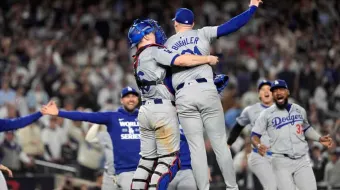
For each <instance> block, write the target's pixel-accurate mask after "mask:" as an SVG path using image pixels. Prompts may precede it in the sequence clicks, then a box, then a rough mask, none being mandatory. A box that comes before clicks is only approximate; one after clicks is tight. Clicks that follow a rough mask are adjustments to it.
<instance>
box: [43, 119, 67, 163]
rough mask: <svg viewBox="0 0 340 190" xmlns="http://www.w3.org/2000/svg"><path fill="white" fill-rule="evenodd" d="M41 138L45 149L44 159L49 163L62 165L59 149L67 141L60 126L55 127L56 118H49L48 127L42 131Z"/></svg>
mask: <svg viewBox="0 0 340 190" xmlns="http://www.w3.org/2000/svg"><path fill="white" fill-rule="evenodd" d="M41 138H42V142H43V143H44V148H45V153H44V158H45V159H46V160H47V161H50V162H55V163H62V162H63V158H62V157H61V148H62V145H63V144H64V143H66V141H67V140H66V136H65V134H64V132H63V131H62V129H61V128H60V126H58V125H57V118H56V117H50V120H49V125H48V126H46V127H45V128H44V129H43V130H42V133H41Z"/></svg>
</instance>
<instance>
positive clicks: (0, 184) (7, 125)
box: [0, 112, 42, 190]
mask: <svg viewBox="0 0 340 190" xmlns="http://www.w3.org/2000/svg"><path fill="white" fill-rule="evenodd" d="M41 116H42V114H41V112H36V113H33V114H31V115H28V116H25V117H19V118H15V119H0V132H4V131H12V130H16V129H20V128H23V127H25V126H27V125H30V124H31V123H34V122H35V121H37V120H38V119H39V118H40V117H41ZM2 172H6V173H8V176H9V177H13V174H12V171H11V170H10V169H8V168H7V167H6V166H4V165H2V164H0V189H3V190H7V185H6V180H5V177H4V176H3V174H2Z"/></svg>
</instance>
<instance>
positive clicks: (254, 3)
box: [200, 0, 262, 41]
mask: <svg viewBox="0 0 340 190" xmlns="http://www.w3.org/2000/svg"><path fill="white" fill-rule="evenodd" d="M261 2H262V1H261V0H251V1H250V4H249V9H248V10H246V11H244V12H243V13H241V14H239V15H237V16H235V17H234V18H232V19H230V20H229V21H227V22H225V23H223V24H221V25H219V26H215V27H209V26H208V27H204V28H202V29H200V31H202V32H203V34H204V36H205V37H206V38H207V39H208V40H209V41H211V40H212V39H215V38H216V37H217V38H218V37H222V36H226V35H228V34H231V33H233V32H236V31H237V30H239V29H240V28H242V27H243V26H244V25H246V24H247V23H248V22H249V20H250V19H251V17H252V16H253V15H254V13H255V12H256V9H257V7H258V6H259V4H260V3H261Z"/></svg>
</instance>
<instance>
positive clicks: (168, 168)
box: [149, 152, 181, 190]
mask: <svg viewBox="0 0 340 190" xmlns="http://www.w3.org/2000/svg"><path fill="white" fill-rule="evenodd" d="M180 165H181V164H180V160H179V155H178V152H175V153H172V154H169V155H166V156H161V157H159V158H158V162H157V166H156V169H155V171H154V172H153V174H152V177H151V182H150V185H149V189H151V188H152V189H156V190H166V189H167V188H168V185H169V183H170V182H171V181H172V180H173V179H174V178H175V176H176V174H177V172H178V171H179V169H180Z"/></svg>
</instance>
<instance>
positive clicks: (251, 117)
mask: <svg viewBox="0 0 340 190" xmlns="http://www.w3.org/2000/svg"><path fill="white" fill-rule="evenodd" d="M270 86H271V82H270V81H267V80H263V81H261V82H260V84H259V85H258V94H259V98H260V101H261V102H259V103H256V104H254V105H251V106H247V107H246V108H244V110H243V111H242V113H241V115H240V116H239V117H238V118H236V121H237V123H236V124H235V126H234V127H233V129H232V130H231V132H230V134H229V138H228V141H227V144H228V146H229V147H230V146H231V145H232V144H233V143H234V142H235V140H236V139H237V137H238V136H239V135H240V133H241V131H242V130H243V128H244V127H245V126H247V125H250V126H251V127H253V126H254V124H255V121H256V119H257V118H258V117H259V115H260V113H261V112H262V111H263V110H265V109H267V108H268V107H270V106H271V105H272V104H273V96H272V93H271V92H270ZM261 142H262V144H264V145H266V146H267V147H269V137H268V135H267V134H266V133H265V134H263V135H262V136H261ZM271 155H272V153H271V152H269V151H268V152H267V153H266V156H265V157H262V156H261V155H259V154H258V150H257V148H253V152H252V153H251V154H250V156H249V157H248V163H249V164H248V165H249V167H250V169H251V171H252V172H253V173H254V174H255V175H256V177H257V178H258V179H259V180H260V182H261V184H262V186H263V188H264V190H277V185H276V181H275V175H274V172H273V169H272V165H271Z"/></svg>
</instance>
